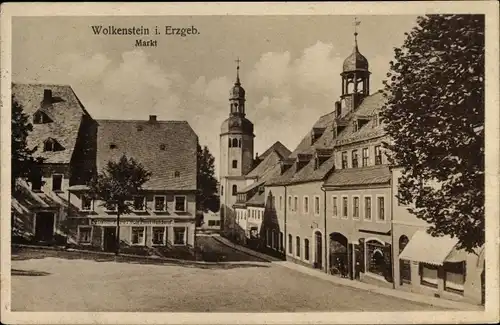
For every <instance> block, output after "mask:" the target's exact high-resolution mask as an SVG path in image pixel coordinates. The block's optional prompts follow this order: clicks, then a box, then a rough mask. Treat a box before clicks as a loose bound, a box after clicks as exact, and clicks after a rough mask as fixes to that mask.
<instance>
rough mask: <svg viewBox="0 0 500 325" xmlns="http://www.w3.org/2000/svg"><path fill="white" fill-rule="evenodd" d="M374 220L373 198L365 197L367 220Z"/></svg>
mask: <svg viewBox="0 0 500 325" xmlns="http://www.w3.org/2000/svg"><path fill="white" fill-rule="evenodd" d="M371 219H372V198H371V197H365V220H371Z"/></svg>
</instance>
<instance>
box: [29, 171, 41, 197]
mask: <svg viewBox="0 0 500 325" xmlns="http://www.w3.org/2000/svg"><path fill="white" fill-rule="evenodd" d="M29 181H30V182H31V189H32V190H33V191H35V192H40V191H41V190H42V185H43V180H42V173H41V171H40V170H39V169H38V168H36V169H34V170H33V171H32V173H31V175H30V180H29Z"/></svg>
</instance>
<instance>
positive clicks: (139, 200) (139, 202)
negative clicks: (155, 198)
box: [134, 196, 146, 211]
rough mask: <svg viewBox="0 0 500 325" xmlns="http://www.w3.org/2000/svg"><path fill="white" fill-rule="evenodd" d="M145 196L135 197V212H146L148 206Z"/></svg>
mask: <svg viewBox="0 0 500 325" xmlns="http://www.w3.org/2000/svg"><path fill="white" fill-rule="evenodd" d="M145 199H146V198H145V197H144V196H134V210H135V211H144V210H146V205H145V204H144V203H145V202H144V201H145Z"/></svg>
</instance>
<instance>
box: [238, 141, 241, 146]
mask: <svg viewBox="0 0 500 325" xmlns="http://www.w3.org/2000/svg"><path fill="white" fill-rule="evenodd" d="M238 148H241V139H238Z"/></svg>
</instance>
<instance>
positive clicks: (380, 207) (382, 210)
mask: <svg viewBox="0 0 500 325" xmlns="http://www.w3.org/2000/svg"><path fill="white" fill-rule="evenodd" d="M377 202H378V220H380V221H384V220H385V206H384V198H383V197H378V198H377Z"/></svg>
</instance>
